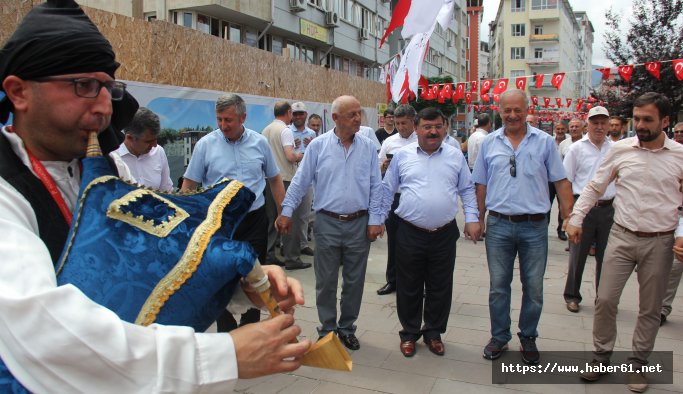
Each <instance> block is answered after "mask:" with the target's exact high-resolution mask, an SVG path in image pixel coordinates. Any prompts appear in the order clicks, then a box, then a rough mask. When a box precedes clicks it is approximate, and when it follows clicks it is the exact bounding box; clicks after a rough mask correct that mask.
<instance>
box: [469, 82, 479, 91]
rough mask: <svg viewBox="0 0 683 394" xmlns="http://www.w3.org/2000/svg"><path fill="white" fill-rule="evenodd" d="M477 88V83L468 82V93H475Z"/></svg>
mask: <svg viewBox="0 0 683 394" xmlns="http://www.w3.org/2000/svg"><path fill="white" fill-rule="evenodd" d="M477 86H479V82H477V81H470V92H472V93H477Z"/></svg>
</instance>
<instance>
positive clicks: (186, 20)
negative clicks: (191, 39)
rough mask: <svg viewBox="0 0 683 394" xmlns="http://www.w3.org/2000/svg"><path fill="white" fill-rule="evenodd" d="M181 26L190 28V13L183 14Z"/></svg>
mask: <svg viewBox="0 0 683 394" xmlns="http://www.w3.org/2000/svg"><path fill="white" fill-rule="evenodd" d="M183 26H185V27H192V13H191V12H183Z"/></svg>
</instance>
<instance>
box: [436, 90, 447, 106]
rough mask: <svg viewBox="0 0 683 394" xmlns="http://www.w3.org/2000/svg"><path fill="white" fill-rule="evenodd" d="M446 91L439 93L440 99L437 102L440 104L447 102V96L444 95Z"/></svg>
mask: <svg viewBox="0 0 683 394" xmlns="http://www.w3.org/2000/svg"><path fill="white" fill-rule="evenodd" d="M445 90H446V89H441V91H439V94H438V95H437V97H438V99H437V102H438V103H439V104H443V103H445V102H446V95H445V94H444V91H445Z"/></svg>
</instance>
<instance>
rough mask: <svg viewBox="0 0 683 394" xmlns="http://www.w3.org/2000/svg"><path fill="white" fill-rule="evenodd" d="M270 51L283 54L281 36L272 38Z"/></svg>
mask: <svg viewBox="0 0 683 394" xmlns="http://www.w3.org/2000/svg"><path fill="white" fill-rule="evenodd" d="M270 51H271V52H273V53H274V54H276V55H282V39H281V38H280V37H272V38H271V44H270Z"/></svg>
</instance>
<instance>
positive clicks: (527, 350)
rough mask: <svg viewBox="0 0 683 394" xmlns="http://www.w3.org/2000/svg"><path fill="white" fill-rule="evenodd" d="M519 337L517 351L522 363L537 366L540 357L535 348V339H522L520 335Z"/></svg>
mask: <svg viewBox="0 0 683 394" xmlns="http://www.w3.org/2000/svg"><path fill="white" fill-rule="evenodd" d="M517 336H519V342H520V345H521V346H520V348H519V351H520V352H522V361H524V362H525V363H526V364H538V361H539V360H540V359H541V355H540V353H539V352H538V348H537V347H536V338H535V337H524V336H522V335H521V334H517Z"/></svg>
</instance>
